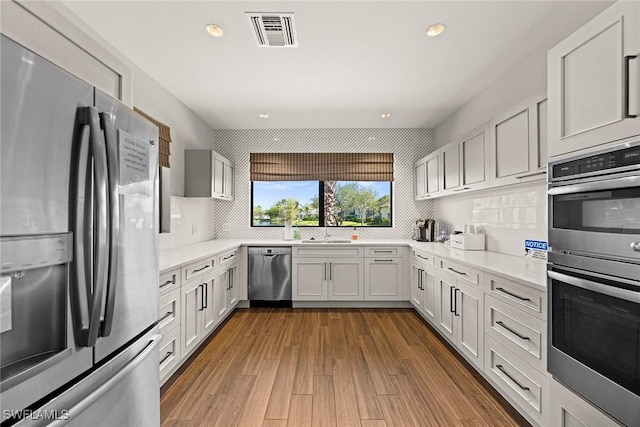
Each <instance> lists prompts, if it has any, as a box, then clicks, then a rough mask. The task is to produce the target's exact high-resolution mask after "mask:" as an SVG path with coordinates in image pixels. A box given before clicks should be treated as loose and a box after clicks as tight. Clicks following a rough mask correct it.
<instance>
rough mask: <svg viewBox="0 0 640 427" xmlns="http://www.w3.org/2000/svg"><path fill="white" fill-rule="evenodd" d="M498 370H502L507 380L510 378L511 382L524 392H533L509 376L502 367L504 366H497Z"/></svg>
mask: <svg viewBox="0 0 640 427" xmlns="http://www.w3.org/2000/svg"><path fill="white" fill-rule="evenodd" d="M496 368H498V369H499V370H500V372H502V373H503V374H504V375H505V376H506V377H507V378H509V379H510V380H511V381H513V382H514V383H515V384H516V385H517V386H518V387H520V388H521V389H522V390H526V391H529V390H531V389H530V388H529V387H523V386H522V384H520V383H519V382H518V381H516V380H515V378H513V377H512V376H511V375H509V373H508V372H507V371H506V370H505V369H504V368H503V367H502V365H496Z"/></svg>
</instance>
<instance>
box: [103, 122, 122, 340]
mask: <svg viewBox="0 0 640 427" xmlns="http://www.w3.org/2000/svg"><path fill="white" fill-rule="evenodd" d="M100 125H101V126H102V130H103V132H104V136H105V143H106V152H107V172H108V183H109V224H110V225H111V235H110V236H109V276H108V279H107V289H106V293H107V295H106V300H107V302H106V304H105V308H104V318H103V321H102V328H101V333H100V334H101V336H103V337H108V336H109V335H110V334H111V327H112V326H113V312H114V308H115V302H116V289H117V286H116V284H117V279H118V248H119V247H120V245H119V244H118V242H119V241H120V194H119V193H118V187H119V185H120V177H119V176H118V167H117V165H118V163H117V162H118V145H117V144H118V140H117V135H116V131H115V127H114V126H115V124H114V119H113V116H112V115H111V114H109V113H100Z"/></svg>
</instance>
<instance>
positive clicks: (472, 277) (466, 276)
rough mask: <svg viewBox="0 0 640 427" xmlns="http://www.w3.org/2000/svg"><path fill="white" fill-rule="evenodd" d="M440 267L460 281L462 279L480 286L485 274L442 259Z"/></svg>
mask: <svg viewBox="0 0 640 427" xmlns="http://www.w3.org/2000/svg"><path fill="white" fill-rule="evenodd" d="M439 266H440V270H442V271H444V272H446V273H449V274H451V275H452V276H455V277H457V278H458V279H462V280H464V281H466V282H468V283H471V284H473V285H476V286H480V282H481V280H482V274H483V273H482V272H481V271H478V270H475V269H473V268H471V267H467V266H466V265H461V264H458V263H455V262H452V261H449V260H446V259H441V260H440V264H439Z"/></svg>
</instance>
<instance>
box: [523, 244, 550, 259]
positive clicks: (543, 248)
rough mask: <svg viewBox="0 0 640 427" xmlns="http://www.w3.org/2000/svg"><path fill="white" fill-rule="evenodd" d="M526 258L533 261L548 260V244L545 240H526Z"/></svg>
mask: <svg viewBox="0 0 640 427" xmlns="http://www.w3.org/2000/svg"><path fill="white" fill-rule="evenodd" d="M524 256H525V257H526V258H533V259H542V260H546V259H547V242H545V241H544V240H525V241H524Z"/></svg>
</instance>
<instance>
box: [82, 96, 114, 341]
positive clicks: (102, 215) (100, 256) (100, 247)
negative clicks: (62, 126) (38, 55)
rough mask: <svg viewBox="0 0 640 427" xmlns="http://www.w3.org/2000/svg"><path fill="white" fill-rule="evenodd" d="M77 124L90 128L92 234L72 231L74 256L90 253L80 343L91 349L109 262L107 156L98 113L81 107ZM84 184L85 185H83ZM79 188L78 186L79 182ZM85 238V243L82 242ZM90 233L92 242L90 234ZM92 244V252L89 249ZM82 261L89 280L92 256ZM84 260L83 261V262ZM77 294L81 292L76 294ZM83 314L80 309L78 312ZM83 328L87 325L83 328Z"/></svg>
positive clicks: (96, 332) (95, 339)
mask: <svg viewBox="0 0 640 427" xmlns="http://www.w3.org/2000/svg"><path fill="white" fill-rule="evenodd" d="M79 113H80V114H79V118H80V124H82V125H89V140H90V145H91V150H90V152H91V153H92V155H93V174H94V183H93V196H94V201H95V209H94V212H93V233H81V232H78V230H76V231H75V233H74V234H75V236H76V238H75V243H76V246H77V247H76V253H80V254H84V255H89V254H91V253H93V260H92V261H93V278H92V279H93V283H92V285H93V286H92V296H91V297H90V298H87V305H88V310H87V311H88V312H89V320H88V324H86V323H84V322H83V324H82V325H81V326H80V334H79V341H80V345H82V346H84V347H93V346H94V345H95V344H96V341H97V339H98V334H99V332H100V321H101V319H100V315H101V306H102V300H103V292H104V288H105V286H106V281H107V267H108V259H107V256H106V255H105V253H104V251H105V248H107V247H108V243H109V234H110V226H109V221H108V211H109V199H108V192H107V191H108V190H107V179H108V178H107V174H108V172H107V159H106V157H107V155H106V149H105V144H104V139H103V138H102V135H101V133H100V119H99V116H98V110H97V109H96V108H95V107H82V108H81V109H80V112H79ZM84 184H85V185H86V183H84ZM78 185H80V183H78ZM76 222H77V223H78V224H79V223H80V222H82V218H77V219H76ZM83 234H84V236H86V237H87V239H86V240H87V241H85V240H84V239H83ZM92 234H93V242H92V241H91V235H92ZM91 243H93V248H92V249H93V250H91V249H89V246H90V245H91ZM82 258H83V259H79V260H76V261H77V262H74V264H75V266H76V267H75V268H76V275H77V276H78V279H80V276H83V277H84V278H85V279H88V277H86V276H87V274H86V273H85V272H86V268H87V267H86V266H85V265H84V264H85V263H87V262H88V261H89V260H90V259H91V257H90V256H86V257H85V256H83V257H82ZM83 260H84V262H82V261H83ZM82 283H83V280H78V283H77V286H82ZM79 294H81V292H80V291H79ZM89 299H90V301H89ZM81 311H82V310H81ZM85 325H86V326H85Z"/></svg>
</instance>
